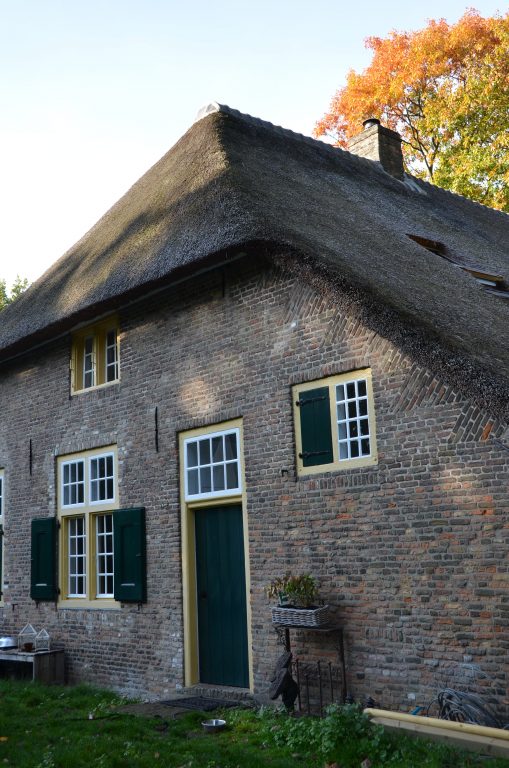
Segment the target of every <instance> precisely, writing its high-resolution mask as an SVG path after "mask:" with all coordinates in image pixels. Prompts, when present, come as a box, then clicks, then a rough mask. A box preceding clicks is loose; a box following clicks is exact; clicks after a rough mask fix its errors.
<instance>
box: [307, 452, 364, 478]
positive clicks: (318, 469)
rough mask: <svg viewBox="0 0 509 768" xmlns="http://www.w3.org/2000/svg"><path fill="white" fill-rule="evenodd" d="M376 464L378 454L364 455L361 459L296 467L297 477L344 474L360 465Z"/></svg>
mask: <svg viewBox="0 0 509 768" xmlns="http://www.w3.org/2000/svg"><path fill="white" fill-rule="evenodd" d="M377 464H378V456H366V457H365V458H363V459H348V460H347V461H346V460H345V461H344V462H341V463H340V462H337V461H336V462H334V463H332V464H318V465H316V466H314V467H302V466H298V467H297V477H299V478H300V477H309V476H310V475H322V474H325V473H326V472H327V473H332V472H334V473H339V474H344V473H346V472H349V471H350V470H352V469H359V468H362V467H376V466H377Z"/></svg>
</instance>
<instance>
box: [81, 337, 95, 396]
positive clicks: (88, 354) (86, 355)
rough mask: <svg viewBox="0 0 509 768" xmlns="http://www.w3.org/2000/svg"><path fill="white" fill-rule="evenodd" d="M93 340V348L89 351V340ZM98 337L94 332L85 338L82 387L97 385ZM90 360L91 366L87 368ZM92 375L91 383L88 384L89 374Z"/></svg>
mask: <svg viewBox="0 0 509 768" xmlns="http://www.w3.org/2000/svg"><path fill="white" fill-rule="evenodd" d="M88 341H91V342H92V349H91V351H90V352H87V342H88ZM95 348H96V338H95V336H94V335H93V334H92V335H90V336H85V338H84V339H83V378H82V382H81V383H82V389H92V387H95V386H96V378H97V370H96V369H97V366H96V349H95ZM88 361H89V362H90V367H89V368H87V362H88ZM88 374H90V375H91V383H90V384H87V375H88Z"/></svg>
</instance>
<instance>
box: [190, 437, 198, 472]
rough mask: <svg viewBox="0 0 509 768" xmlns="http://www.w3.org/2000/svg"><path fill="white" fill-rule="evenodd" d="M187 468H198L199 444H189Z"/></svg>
mask: <svg viewBox="0 0 509 768" xmlns="http://www.w3.org/2000/svg"><path fill="white" fill-rule="evenodd" d="M187 466H188V467H197V466H198V443H188V444H187Z"/></svg>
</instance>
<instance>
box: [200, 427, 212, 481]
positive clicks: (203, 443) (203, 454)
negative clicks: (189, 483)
mask: <svg viewBox="0 0 509 768" xmlns="http://www.w3.org/2000/svg"><path fill="white" fill-rule="evenodd" d="M200 464H210V440H209V439H208V438H207V440H200ZM202 493H203V491H202Z"/></svg>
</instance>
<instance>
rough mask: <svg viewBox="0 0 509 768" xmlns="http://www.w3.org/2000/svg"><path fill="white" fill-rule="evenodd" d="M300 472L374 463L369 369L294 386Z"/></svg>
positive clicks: (372, 414)
mask: <svg viewBox="0 0 509 768" xmlns="http://www.w3.org/2000/svg"><path fill="white" fill-rule="evenodd" d="M293 395H294V404H295V405H294V415H295V434H296V445H297V469H298V473H299V474H301V475H304V474H313V473H316V472H325V471H330V470H333V469H347V468H353V467H358V466H364V465H367V464H376V462H377V455H376V441H375V413H374V408H373V393H372V387H371V372H370V371H369V370H364V371H354V372H352V373H347V374H343V375H340V376H331V377H330V378H328V379H322V380H321V381H314V382H309V383H307V384H301V385H298V386H295V387H294V388H293Z"/></svg>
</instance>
